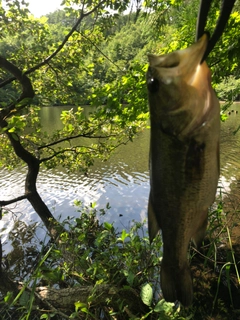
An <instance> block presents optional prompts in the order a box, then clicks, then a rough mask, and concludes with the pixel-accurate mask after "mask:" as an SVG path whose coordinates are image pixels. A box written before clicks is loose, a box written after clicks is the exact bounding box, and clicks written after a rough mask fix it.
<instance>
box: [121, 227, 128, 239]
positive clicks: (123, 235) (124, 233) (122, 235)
mask: <svg viewBox="0 0 240 320" xmlns="http://www.w3.org/2000/svg"><path fill="white" fill-rule="evenodd" d="M127 237H129V234H128V233H127V232H126V230H125V229H123V230H122V234H121V240H122V242H124V240H125V239H126V238H127Z"/></svg>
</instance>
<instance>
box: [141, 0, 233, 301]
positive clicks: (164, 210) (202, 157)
mask: <svg viewBox="0 0 240 320" xmlns="http://www.w3.org/2000/svg"><path fill="white" fill-rule="evenodd" d="M234 2H235V0H223V3H222V9H221V13H220V17H219V20H218V22H217V26H216V29H215V31H214V33H213V36H212V38H211V39H209V37H208V36H207V35H206V34H205V33H204V27H205V24H206V19H207V14H208V12H209V8H210V4H211V1H210V0H202V1H201V6H200V10H199V17H198V23H197V33H196V40H197V42H196V43H195V44H193V45H191V46H190V47H189V48H187V49H185V50H179V51H175V52H172V53H169V54H167V55H162V56H156V55H149V56H148V60H149V68H148V71H147V76H146V77H147V87H148V100H149V109H150V122H151V135H150V157H149V158H150V159H149V165H150V195H149V203H148V230H149V237H150V241H152V240H153V239H154V237H155V236H156V234H157V232H158V231H159V230H160V229H161V230H162V239H163V259H162V265H161V272H160V281H161V289H162V292H163V296H164V298H165V300H167V301H172V302H174V301H176V300H179V301H180V302H181V303H182V304H183V305H184V306H189V305H190V304H191V303H192V299H193V287H192V278H191V272H190V268H189V264H188V259H187V252H188V247H189V242H190V241H191V239H192V240H193V242H194V243H195V244H196V245H199V244H200V243H201V241H202V240H203V238H204V235H205V231H206V227H207V222H208V208H209V206H210V205H211V204H212V203H213V202H214V199H215V194H216V189H217V184H218V178H219V171H220V165H219V136H220V107H219V102H218V99H217V97H216V95H215V92H214V91H213V89H212V86H211V72H210V70H209V68H208V66H207V64H206V62H205V59H206V58H207V56H208V54H209V53H210V51H211V50H212V49H213V47H214V45H215V44H216V42H217V40H218V39H219V38H220V36H221V34H222V32H223V30H224V26H225V24H226V23H227V20H228V17H229V15H230V13H231V10H232V7H233V5H234Z"/></svg>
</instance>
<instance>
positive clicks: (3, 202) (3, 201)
mask: <svg viewBox="0 0 240 320" xmlns="http://www.w3.org/2000/svg"><path fill="white" fill-rule="evenodd" d="M25 199H27V195H26V194H24V195H23V196H19V197H16V198H13V199H10V200H0V207H4V206H7V205H9V204H12V203H15V202H18V201H21V200H25Z"/></svg>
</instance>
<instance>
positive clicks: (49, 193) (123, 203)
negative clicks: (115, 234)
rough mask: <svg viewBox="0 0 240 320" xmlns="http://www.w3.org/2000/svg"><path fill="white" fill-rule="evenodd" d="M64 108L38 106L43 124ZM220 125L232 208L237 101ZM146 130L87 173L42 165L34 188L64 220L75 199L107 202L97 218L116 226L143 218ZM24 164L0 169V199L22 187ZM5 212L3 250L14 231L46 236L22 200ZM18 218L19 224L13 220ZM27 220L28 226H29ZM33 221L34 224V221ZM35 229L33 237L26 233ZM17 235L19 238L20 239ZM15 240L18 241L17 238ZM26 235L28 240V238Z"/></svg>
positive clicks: (55, 123)
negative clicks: (43, 167)
mask: <svg viewBox="0 0 240 320" xmlns="http://www.w3.org/2000/svg"><path fill="white" fill-rule="evenodd" d="M63 109H64V108H60V107H55V108H51V107H44V108H42V109H41V119H42V124H43V125H44V127H46V128H52V129H53V128H54V129H57V128H59V126H60V123H59V120H58V119H59V116H60V113H61V111H62V110H63ZM231 109H234V110H237V111H238V114H236V113H235V112H233V113H231V115H229V119H228V120H227V121H226V122H225V123H223V124H222V128H221V177H220V180H219V186H221V187H222V190H223V191H224V192H226V193H227V194H228V197H229V199H230V198H231V203H232V205H233V206H234V209H238V206H239V203H240V201H239V199H238V193H239V188H240V161H239V160H240V131H239V133H237V134H236V135H234V134H233V132H234V131H235V130H236V128H237V127H238V125H239V124H240V105H235V106H234V107H232V108H231ZM148 149H149V130H145V131H144V132H142V133H140V134H139V136H138V137H137V138H136V139H135V140H134V142H133V143H129V144H128V145H127V146H122V147H120V148H119V149H118V150H117V152H116V153H115V154H114V156H113V157H112V158H111V159H110V160H109V161H108V162H105V163H102V162H96V164H95V165H94V167H92V168H91V171H90V173H89V175H88V177H86V176H84V175H83V174H81V173H78V172H76V173H74V174H67V173H66V172H64V171H62V170H61V171H59V170H48V171H46V170H43V171H41V173H40V175H39V178H38V183H37V187H38V191H39V193H40V195H41V196H42V198H43V200H44V201H45V202H46V204H47V205H48V206H49V208H50V209H51V211H52V212H53V214H54V216H55V217H56V218H58V219H59V220H63V219H65V218H67V217H68V216H78V215H79V213H78V212H77V208H75V207H74V205H73V202H74V200H82V201H83V202H84V204H86V205H89V204H90V203H91V202H97V204H98V208H104V207H105V206H106V204H107V203H108V202H109V203H110V206H111V209H110V210H109V211H108V213H107V214H106V215H105V216H104V217H101V220H102V221H109V222H113V221H114V222H115V226H116V227H117V228H119V229H122V228H123V227H124V228H128V227H129V225H130V222H131V221H132V220H136V221H144V220H145V219H146V217H147V201H148V193H149V174H148ZM24 177H25V174H24V170H14V171H12V172H8V171H7V170H4V169H3V170H1V171H0V188H1V199H10V198H12V197H16V196H20V195H22V194H23V191H24ZM8 208H9V210H10V212H9V214H7V215H5V216H4V217H3V219H2V220H1V221H0V232H1V235H2V243H3V249H4V251H5V253H7V252H9V251H11V250H12V248H13V247H14V246H15V245H14V241H12V239H14V237H15V238H16V237H20V238H21V242H22V243H23V244H24V243H25V245H26V244H27V243H29V240H31V241H32V242H35V243H36V244H37V243H39V242H40V240H44V238H45V233H46V232H45V228H44V227H39V225H40V226H41V221H40V219H39V217H38V215H37V214H36V213H35V212H34V211H33V209H32V208H31V206H30V205H29V204H28V202H27V201H21V202H19V203H17V204H14V205H11V206H9V207H8ZM19 219H20V220H21V221H22V222H21V223H20V224H19V222H18V220H19ZM29 225H31V228H28V226H29ZM36 225H38V228H36V230H35V228H34V226H36ZM33 231H34V232H35V234H34V237H32V236H31V235H32V234H33ZM19 241H20V240H19ZM19 241H17V243H19ZM31 241H30V242H31Z"/></svg>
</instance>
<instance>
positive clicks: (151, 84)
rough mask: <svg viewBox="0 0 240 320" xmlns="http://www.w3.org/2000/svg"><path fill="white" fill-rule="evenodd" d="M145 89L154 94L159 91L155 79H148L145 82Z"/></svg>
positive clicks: (157, 82)
mask: <svg viewBox="0 0 240 320" xmlns="http://www.w3.org/2000/svg"><path fill="white" fill-rule="evenodd" d="M147 87H148V90H149V91H150V92H151V93H156V92H157V91H158V89H159V81H158V79H156V78H149V79H148V80H147Z"/></svg>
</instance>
